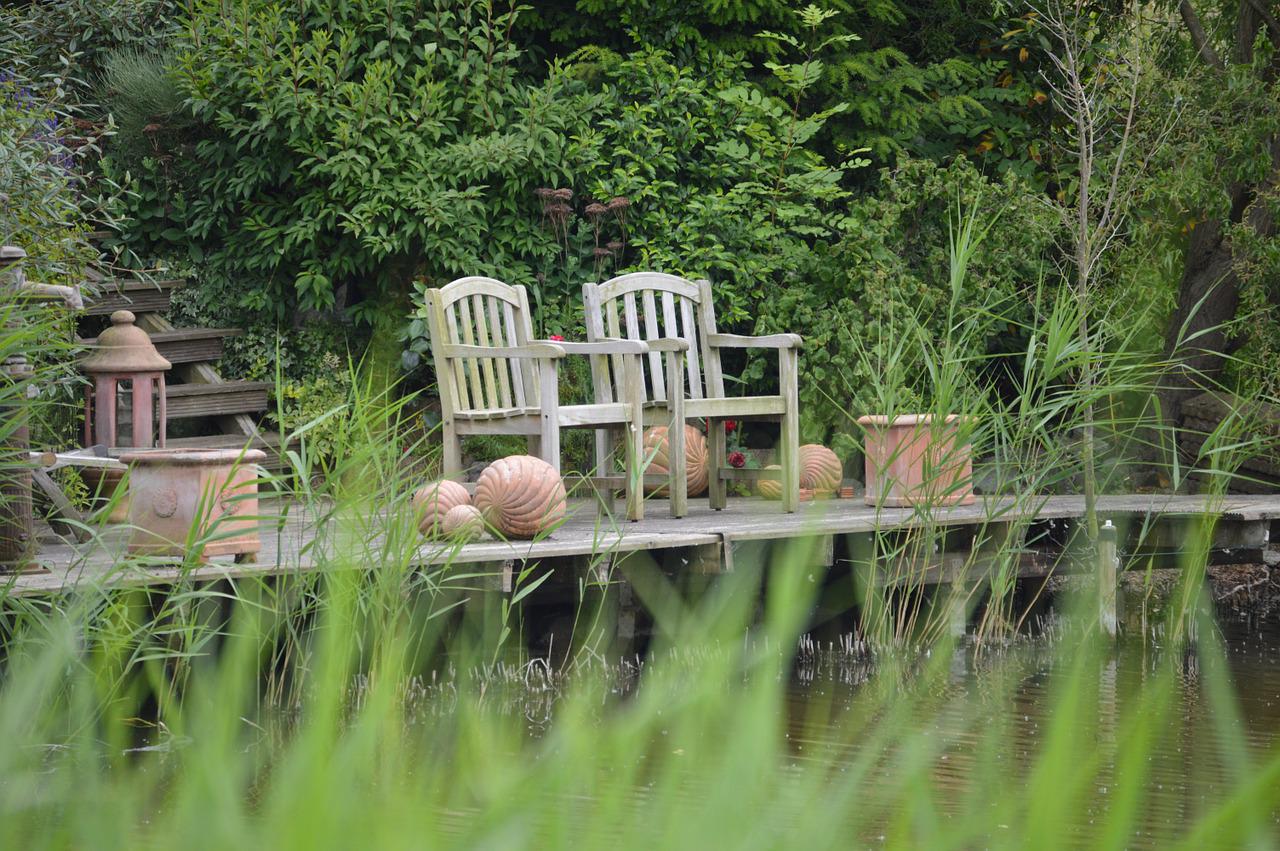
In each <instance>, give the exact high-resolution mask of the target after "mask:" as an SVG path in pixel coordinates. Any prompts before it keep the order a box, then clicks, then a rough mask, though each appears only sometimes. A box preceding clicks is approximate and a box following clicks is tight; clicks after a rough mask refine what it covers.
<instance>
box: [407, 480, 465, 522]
mask: <svg viewBox="0 0 1280 851" xmlns="http://www.w3.org/2000/svg"><path fill="white" fill-rule="evenodd" d="M470 504H471V494H469V493H467V489H466V488H464V487H463V486H462V485H460V484H458V483H457V482H451V481H449V480H448V479H446V480H444V481H442V482H433V483H431V484H429V485H426V486H425V487H421V488H418V490H417V491H415V492H414V494H413V510H414V511H416V512H418V513H420V514H421V515H422V520H421V521H420V522H419V523H418V529H419V530H420V531H421V532H422V534H424V535H438V534H439V533H440V531H441V529H440V524H441V523H443V522H444V518H445V515H446V514H448V513H449V511H450V510H452V509H454V508H457V507H458V506H459V505H470Z"/></svg>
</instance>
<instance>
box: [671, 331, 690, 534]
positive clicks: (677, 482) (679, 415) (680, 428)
mask: <svg viewBox="0 0 1280 851" xmlns="http://www.w3.org/2000/svg"><path fill="white" fill-rule="evenodd" d="M666 367H667V399H668V402H667V409H668V413H669V414H670V415H671V425H670V426H669V429H670V430H669V431H668V432H667V434H668V444H667V448H668V449H669V450H670V451H669V452H668V453H667V454H668V457H670V458H671V459H672V461H673V463H672V464H671V481H670V483H669V484H668V487H667V489H668V491H669V492H670V494H671V516H672V517H684V516H685V515H686V514H688V513H689V475H688V472H689V469H688V463H687V460H686V458H685V445H684V352H667V357H666Z"/></svg>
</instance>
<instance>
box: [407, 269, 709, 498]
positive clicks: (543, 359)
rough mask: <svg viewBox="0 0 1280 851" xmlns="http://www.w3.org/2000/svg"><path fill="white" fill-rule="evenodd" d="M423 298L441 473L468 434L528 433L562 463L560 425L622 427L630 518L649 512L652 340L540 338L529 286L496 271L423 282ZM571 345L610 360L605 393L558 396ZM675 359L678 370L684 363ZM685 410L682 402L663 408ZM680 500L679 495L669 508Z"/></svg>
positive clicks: (664, 345)
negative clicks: (647, 380) (578, 398)
mask: <svg viewBox="0 0 1280 851" xmlns="http://www.w3.org/2000/svg"><path fill="white" fill-rule="evenodd" d="M426 298H427V322H428V327H429V330H430V333H431V350H432V355H433V357H434V360H435V367H436V379H437V381H438V382H439V386H440V406H441V408H442V415H443V417H442V418H443V420H444V424H443V425H444V474H445V476H446V477H456V476H458V475H459V474H460V473H461V472H462V437H463V435H468V434H514V435H525V436H526V437H527V438H528V445H529V453H530V454H531V455H537V456H538V457H540V458H542V459H543V460H545V461H547V462H548V463H550V464H551V465H552V466H554V467H555V468H556V470H559V469H560V429H562V428H594V429H600V428H613V429H620V430H621V431H622V432H623V434H624V439H623V446H624V452H623V455H624V459H625V464H626V492H627V518H628V519H630V520H640V519H641V518H642V517H643V516H644V490H643V486H642V485H643V481H642V476H643V455H642V452H643V444H642V441H643V434H642V423H643V420H644V408H645V398H644V389H643V387H642V385H641V372H640V371H641V358H643V357H644V356H646V355H647V354H649V352H650V349H651V346H650V345H648V344H647V343H644V342H641V341H638V340H608V339H599V338H598V339H596V340H595V341H593V342H588V343H570V342H561V341H559V340H557V341H555V342H551V341H548V340H534V339H532V336H533V326H532V323H531V321H530V313H529V297H528V294H527V293H526V292H525V288H524V287H521V286H508V285H507V284H504V283H502V282H501V281H496V280H494V279H492V278H482V277H468V278H459V279H458V280H456V281H453V282H452V283H450V284H447V285H445V286H444V287H441V288H440V289H433V290H427V294H426ZM654 345H655V346H657V347H658V348H659V349H661V350H662V351H666V352H670V353H671V355H672V363H673V364H677V363H681V362H682V358H681V357H680V356H679V355H680V350H681V349H683V348H684V344H683V343H682V342H680V341H677V340H667V341H659V342H656V343H655V344H654ZM573 354H589V355H596V356H599V357H602V358H605V359H606V360H608V361H611V362H612V364H613V367H614V369H613V370H612V372H611V373H610V372H609V371H605V372H604V373H601V374H597V375H596V376H595V380H596V381H597V382H598V383H602V384H603V396H604V398H605V399H606V401H603V402H602V401H597V402H595V403H593V404H588V405H561V404H560V395H559V375H558V372H559V370H558V361H559V360H560V358H563V357H565V356H566V355H573ZM674 369H675V371H676V372H677V374H678V372H679V369H680V367H679V366H676V367H674ZM597 390H600V386H599V384H598V387H597ZM599 395H600V394H598V396H599ZM651 407H652V406H651ZM679 414H680V412H679V409H678V406H677V409H676V410H675V411H672V413H671V414H667V416H672V415H679ZM676 467H679V470H677V469H676ZM598 472H600V471H598ZM677 481H678V482H680V483H683V482H684V481H685V470H684V453H683V451H682V452H681V454H680V456H679V463H678V464H673V465H672V469H671V471H670V482H671V483H673V484H674V483H675V482H677ZM614 484H615V485H616V477H614ZM676 508H677V506H676V505H675V503H674V502H673V504H672V510H673V511H675V510H676ZM682 513H683V512H682ZM677 516H679V515H677Z"/></svg>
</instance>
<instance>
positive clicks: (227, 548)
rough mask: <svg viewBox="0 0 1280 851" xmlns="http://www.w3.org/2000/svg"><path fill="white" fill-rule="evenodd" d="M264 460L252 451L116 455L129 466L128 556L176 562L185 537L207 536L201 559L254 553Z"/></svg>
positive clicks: (158, 451) (183, 552) (262, 454)
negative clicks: (141, 554) (162, 558)
mask: <svg viewBox="0 0 1280 851" xmlns="http://www.w3.org/2000/svg"><path fill="white" fill-rule="evenodd" d="M266 459H267V456H266V453H265V452H262V451H261V450H258V449H250V450H247V451H241V450H238V449H149V450H143V451H140V452H129V453H126V454H124V455H121V456H120V460H121V461H123V462H124V463H125V464H128V465H129V467H130V470H129V496H130V499H129V523H130V524H131V525H132V526H133V530H132V532H131V534H130V536H129V552H131V553H145V554H147V555H162V556H178V557H181V556H184V555H186V542H187V539H188V537H191V538H192V539H193V540H196V541H203V540H205V539H206V538H208V537H209V536H210V535H212V537H213V539H212V540H208V541H207V542H206V543H205V544H204V546H203V549H202V551H201V557H202V558H209V557H212V556H222V555H236V556H243V555H249V554H252V553H256V552H258V550H259V549H261V547H262V544H261V542H260V541H259V540H258V520H257V519H256V518H257V514H258V484H257V479H258V476H259V470H258V464H260V463H262V462H263V461H265V460H266ZM240 518H243V519H240ZM193 529H194V530H195V531H194V533H193V531H192V530H193Z"/></svg>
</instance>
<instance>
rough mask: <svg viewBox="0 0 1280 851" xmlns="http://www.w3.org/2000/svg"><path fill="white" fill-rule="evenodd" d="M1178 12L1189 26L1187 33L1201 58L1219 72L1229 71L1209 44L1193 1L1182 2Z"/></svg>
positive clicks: (1181, 0) (1184, 0)
mask: <svg viewBox="0 0 1280 851" xmlns="http://www.w3.org/2000/svg"><path fill="white" fill-rule="evenodd" d="M1178 12H1179V13H1181V14H1182V22H1183V23H1184V24H1186V25H1187V32H1189V33H1190V34H1191V43H1192V44H1194V45H1195V46H1196V51H1197V52H1199V54H1200V58H1201V59H1203V60H1204V61H1205V62H1207V63H1208V64H1209V65H1210V66H1211V67H1213V68H1216V69H1218V70H1219V71H1225V70H1227V66H1226V65H1225V64H1224V63H1223V61H1222V57H1221V56H1219V55H1218V52H1217V51H1216V50H1214V49H1213V45H1211V44H1209V36H1208V35H1206V34H1205V31H1204V25H1203V24H1201V23H1200V16H1199V15H1197V14H1196V10H1195V9H1194V8H1192V6H1191V0H1180V2H1179V3H1178Z"/></svg>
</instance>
